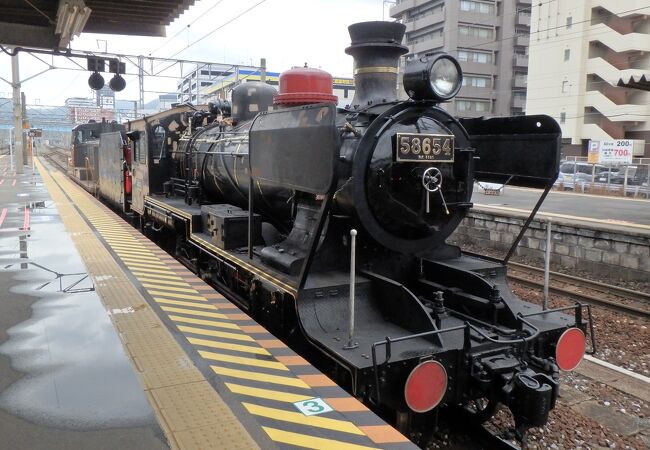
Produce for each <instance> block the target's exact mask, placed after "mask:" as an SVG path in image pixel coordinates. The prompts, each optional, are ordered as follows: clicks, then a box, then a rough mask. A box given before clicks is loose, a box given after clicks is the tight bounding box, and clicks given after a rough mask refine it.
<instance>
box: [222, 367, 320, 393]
mask: <svg viewBox="0 0 650 450" xmlns="http://www.w3.org/2000/svg"><path fill="white" fill-rule="evenodd" d="M210 368H212V370H213V371H214V373H216V374H217V375H223V376H228V377H233V378H243V379H244V380H251V381H260V382H263V383H273V384H280V385H283V386H293V387H298V388H303V389H311V388H310V387H309V385H308V384H307V383H305V382H304V381H302V380H301V379H300V378H294V377H285V376H280V375H269V374H266V373H257V372H250V371H247V370H239V369H230V368H228V367H219V366H210Z"/></svg>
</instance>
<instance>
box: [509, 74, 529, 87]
mask: <svg viewBox="0 0 650 450" xmlns="http://www.w3.org/2000/svg"><path fill="white" fill-rule="evenodd" d="M527 86H528V83H527V81H526V77H514V78H513V79H512V87H513V88H518V89H526V87H527Z"/></svg>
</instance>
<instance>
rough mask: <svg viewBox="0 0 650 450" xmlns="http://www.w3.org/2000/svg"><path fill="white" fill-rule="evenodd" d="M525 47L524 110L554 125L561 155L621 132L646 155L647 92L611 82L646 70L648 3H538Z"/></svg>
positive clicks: (649, 136)
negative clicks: (547, 117)
mask: <svg viewBox="0 0 650 450" xmlns="http://www.w3.org/2000/svg"><path fill="white" fill-rule="evenodd" d="M529 53H530V61H529V71H528V73H529V75H528V98H527V106H526V112H527V113H528V114H548V115H550V116H553V117H554V118H555V119H556V120H557V121H558V122H559V123H560V126H561V127H562V136H563V144H564V145H563V151H564V153H565V155H583V156H586V155H587V145H588V142H589V140H590V139H593V140H603V139H604V140H608V139H623V138H625V139H645V140H646V146H645V156H646V157H647V156H650V148H649V146H648V143H650V93H649V92H644V91H642V90H638V89H628V88H625V87H618V86H617V85H618V84H619V82H627V81H629V79H630V78H631V77H634V78H635V79H636V78H639V77H641V76H642V75H643V74H646V76H648V75H647V74H650V1H648V0H571V1H567V0H550V1H549V0H539V1H536V2H535V4H534V5H533V8H532V15H531V41H530V50H529ZM638 156H641V155H638Z"/></svg>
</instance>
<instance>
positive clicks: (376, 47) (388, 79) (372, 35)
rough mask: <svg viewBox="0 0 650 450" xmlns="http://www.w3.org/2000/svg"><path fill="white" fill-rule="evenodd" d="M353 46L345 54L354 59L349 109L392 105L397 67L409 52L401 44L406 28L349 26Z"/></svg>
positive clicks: (396, 25)
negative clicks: (389, 103) (352, 85)
mask: <svg viewBox="0 0 650 450" xmlns="http://www.w3.org/2000/svg"><path fill="white" fill-rule="evenodd" d="M348 31H349V32H350V38H351V40H352V43H351V45H350V47H348V48H346V49H345V53H347V54H348V55H351V56H352V57H353V58H354V85H355V93H354V99H353V100H352V104H351V107H352V108H354V109H360V108H363V107H366V106H370V105H375V104H381V103H387V102H394V101H396V100H398V96H397V72H398V69H397V65H398V62H399V58H400V56H402V55H404V54H405V53H408V48H407V47H405V46H403V45H402V44H401V42H402V38H403V37H404V32H405V31H406V26H405V25H404V24H401V23H397V22H381V21H375V22H360V23H355V24H353V25H350V26H349V27H348Z"/></svg>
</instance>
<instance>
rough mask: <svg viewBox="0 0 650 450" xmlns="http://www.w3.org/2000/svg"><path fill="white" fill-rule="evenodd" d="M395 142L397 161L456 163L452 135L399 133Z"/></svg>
mask: <svg viewBox="0 0 650 450" xmlns="http://www.w3.org/2000/svg"><path fill="white" fill-rule="evenodd" d="M395 141H396V142H395V147H396V148H395V161H398V162H454V136H453V135H451V134H413V133H397V136H396V139H395Z"/></svg>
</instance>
